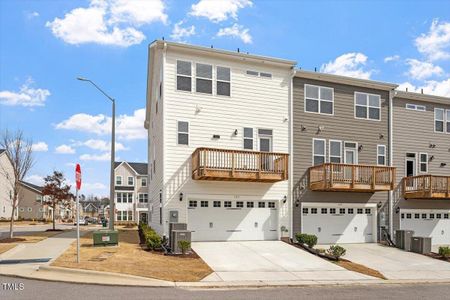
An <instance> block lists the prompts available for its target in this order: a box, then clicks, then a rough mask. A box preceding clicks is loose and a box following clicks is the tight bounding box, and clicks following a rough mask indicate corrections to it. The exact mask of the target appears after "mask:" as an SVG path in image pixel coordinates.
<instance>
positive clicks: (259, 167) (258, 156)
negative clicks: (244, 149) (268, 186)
mask: <svg viewBox="0 0 450 300" xmlns="http://www.w3.org/2000/svg"><path fill="white" fill-rule="evenodd" d="M256 157H257V158H258V159H257V160H258V178H261V167H262V159H261V152H258V154H256Z"/></svg>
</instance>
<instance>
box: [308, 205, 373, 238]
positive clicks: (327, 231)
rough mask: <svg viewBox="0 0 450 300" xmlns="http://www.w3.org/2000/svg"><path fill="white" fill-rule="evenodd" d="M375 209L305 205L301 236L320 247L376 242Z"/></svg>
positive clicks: (353, 206) (355, 206)
mask: <svg viewBox="0 0 450 300" xmlns="http://www.w3.org/2000/svg"><path fill="white" fill-rule="evenodd" d="M376 219H377V218H376V207H375V206H367V205H356V204H345V203H343V204H341V205H337V204H334V203H329V204H328V203H320V204H314V203H308V204H306V203H304V204H303V205H302V232H303V233H309V234H314V235H316V236H317V238H318V243H319V244H334V243H372V242H376V240H377V237H376Z"/></svg>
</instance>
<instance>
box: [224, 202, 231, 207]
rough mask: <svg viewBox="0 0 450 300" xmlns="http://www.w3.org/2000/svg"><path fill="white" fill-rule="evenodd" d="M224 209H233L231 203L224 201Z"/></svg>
mask: <svg viewBox="0 0 450 300" xmlns="http://www.w3.org/2000/svg"><path fill="white" fill-rule="evenodd" d="M223 207H231V201H224V202H223Z"/></svg>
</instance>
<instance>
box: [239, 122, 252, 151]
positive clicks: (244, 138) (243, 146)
mask: <svg viewBox="0 0 450 300" xmlns="http://www.w3.org/2000/svg"><path fill="white" fill-rule="evenodd" d="M245 128H248V129H251V130H252V137H251V138H249V137H246V136H245V135H244V133H245ZM250 139H251V140H252V149H246V148H245V140H250ZM242 149H243V150H248V151H253V150H255V128H253V127H243V128H242Z"/></svg>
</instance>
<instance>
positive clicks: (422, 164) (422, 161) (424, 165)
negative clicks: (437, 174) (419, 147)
mask: <svg viewBox="0 0 450 300" xmlns="http://www.w3.org/2000/svg"><path fill="white" fill-rule="evenodd" d="M419 172H420V173H427V172H428V153H420V154H419Z"/></svg>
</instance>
